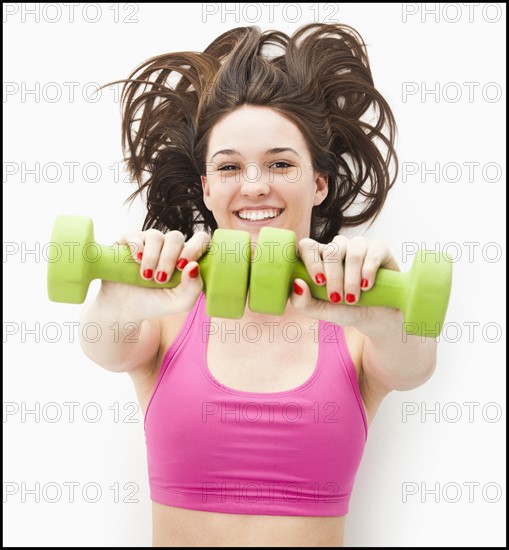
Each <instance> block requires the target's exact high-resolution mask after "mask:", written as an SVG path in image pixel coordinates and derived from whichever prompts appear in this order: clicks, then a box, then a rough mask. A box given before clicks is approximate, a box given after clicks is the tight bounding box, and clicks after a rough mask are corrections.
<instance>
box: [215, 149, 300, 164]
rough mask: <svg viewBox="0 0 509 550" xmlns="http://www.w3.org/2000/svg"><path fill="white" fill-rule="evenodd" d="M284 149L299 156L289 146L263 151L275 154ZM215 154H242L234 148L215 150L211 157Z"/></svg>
mask: <svg viewBox="0 0 509 550" xmlns="http://www.w3.org/2000/svg"><path fill="white" fill-rule="evenodd" d="M286 151H290V152H292V153H295V154H296V155H297V156H298V157H300V155H299V153H297V151H296V150H295V149H292V148H291V147H273V148H272V149H269V150H268V151H265V154H266V155H277V154H278V153H284V152H286ZM216 155H239V156H240V157H241V156H242V154H241V153H240V152H239V151H236V150H235V149H221V150H220V151H216V152H215V153H214V154H213V155H212V158H211V159H210V160H211V161H212V159H213V158H214V157H215V156H216Z"/></svg>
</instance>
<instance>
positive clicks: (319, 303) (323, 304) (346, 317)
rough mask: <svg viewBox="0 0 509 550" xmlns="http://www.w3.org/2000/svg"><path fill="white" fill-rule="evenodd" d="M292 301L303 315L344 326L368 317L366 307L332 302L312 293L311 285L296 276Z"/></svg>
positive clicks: (352, 324) (355, 323)
mask: <svg viewBox="0 0 509 550" xmlns="http://www.w3.org/2000/svg"><path fill="white" fill-rule="evenodd" d="M290 303H291V304H292V306H293V307H294V308H295V309H297V310H299V311H300V312H301V313H302V314H303V315H306V316H307V317H311V318H312V319H321V320H322V321H329V322H330V323H336V324H338V325H342V326H357V324H358V323H362V322H363V321H364V319H365V317H366V311H367V309H368V308H365V307H350V306H348V305H344V304H331V303H330V302H328V301H327V300H319V299H318V298H314V297H313V296H312V295H311V291H310V289H309V286H308V285H307V284H306V282H305V281H304V280H303V279H300V278H296V279H295V280H294V283H293V290H292V293H291V294H290Z"/></svg>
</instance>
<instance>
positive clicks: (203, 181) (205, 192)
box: [200, 176, 210, 210]
mask: <svg viewBox="0 0 509 550" xmlns="http://www.w3.org/2000/svg"><path fill="white" fill-rule="evenodd" d="M200 180H201V186H202V189H203V202H204V203H205V206H206V207H207V208H208V209H209V210H210V207H209V200H210V189H209V185H208V183H207V176H200Z"/></svg>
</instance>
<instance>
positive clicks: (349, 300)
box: [346, 294, 355, 304]
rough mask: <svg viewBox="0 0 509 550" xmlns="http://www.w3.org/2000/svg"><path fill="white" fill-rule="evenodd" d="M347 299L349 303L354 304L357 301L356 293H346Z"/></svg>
mask: <svg viewBox="0 0 509 550" xmlns="http://www.w3.org/2000/svg"><path fill="white" fill-rule="evenodd" d="M346 301H347V302H348V303H349V304H353V303H354V302H355V295H354V294H347V295H346Z"/></svg>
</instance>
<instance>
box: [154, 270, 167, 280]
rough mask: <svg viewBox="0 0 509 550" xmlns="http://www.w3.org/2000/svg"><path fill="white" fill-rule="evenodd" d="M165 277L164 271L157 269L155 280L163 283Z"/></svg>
mask: <svg viewBox="0 0 509 550" xmlns="http://www.w3.org/2000/svg"><path fill="white" fill-rule="evenodd" d="M167 278H168V275H167V274H166V273H165V272H164V271H158V272H157V273H156V281H159V282H160V283H164V282H165V281H166V279H167Z"/></svg>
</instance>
